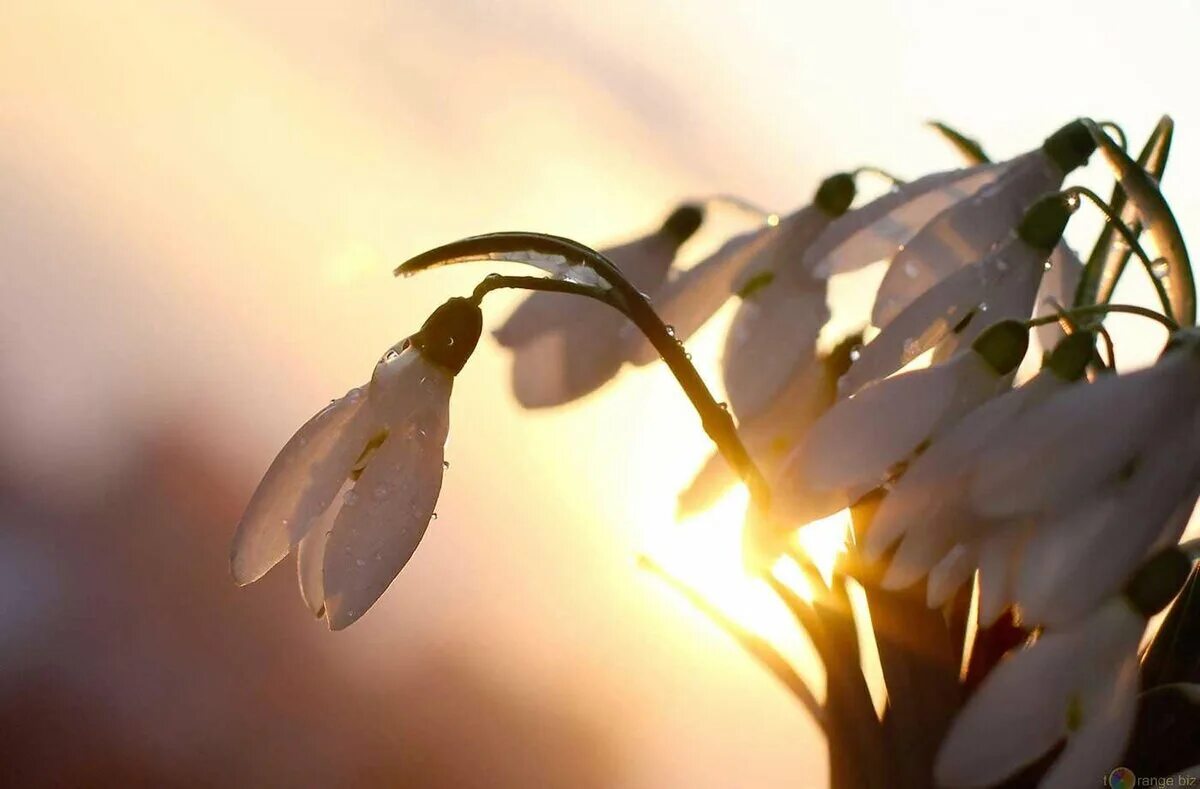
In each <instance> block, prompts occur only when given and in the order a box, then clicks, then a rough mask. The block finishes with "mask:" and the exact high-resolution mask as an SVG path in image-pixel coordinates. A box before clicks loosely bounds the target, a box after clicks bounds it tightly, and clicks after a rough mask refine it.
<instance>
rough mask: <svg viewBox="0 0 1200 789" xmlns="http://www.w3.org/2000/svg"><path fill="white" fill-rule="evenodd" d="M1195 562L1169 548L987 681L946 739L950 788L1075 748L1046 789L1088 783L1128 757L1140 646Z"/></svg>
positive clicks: (944, 769)
mask: <svg viewBox="0 0 1200 789" xmlns="http://www.w3.org/2000/svg"><path fill="white" fill-rule="evenodd" d="M1191 571H1192V561H1191V559H1190V558H1188V557H1187V556H1185V554H1184V553H1183V552H1181V551H1178V550H1170V551H1164V552H1162V553H1160V554H1158V555H1156V556H1155V557H1154V558H1152V559H1150V560H1149V561H1147V562H1146V563H1145V564H1143V565H1142V567H1141V569H1140V570H1139V571H1138V573H1137V575H1136V576H1135V577H1134V578H1133V579H1132V580H1131V581H1130V583H1129V584H1128V585H1127V586H1126V587H1125V588H1124V589H1123V590H1122V591H1121V592H1120V593H1119V594H1117V595H1114V596H1112V597H1109V598H1108V599H1107V600H1106V601H1105V602H1104V603H1103V604H1102V605H1100V606H1099V607H1097V608H1096V609H1095V610H1093V611H1092V612H1091V613H1090V614H1089V615H1088V616H1087V617H1085V618H1084V619H1081V620H1079V621H1077V622H1075V623H1073V624H1072V625H1070V626H1068V627H1064V628H1062V629H1047V630H1045V631H1043V633H1042V634H1041V636H1040V637H1039V638H1038V639H1037V641H1036V642H1034V643H1033V644H1032V645H1031V646H1028V647H1026V648H1024V649H1022V650H1020V651H1019V652H1017V653H1016V654H1014V655H1012V656H1010V657H1008V658H1005V659H1004V660H1002V661H1001V662H1000V664H999V665H998V666H997V667H996V668H995V669H994V670H993V672H992V673H991V674H990V675H989V676H988V677H987V679H986V680H984V682H983V684H982V685H981V686H980V687H979V689H978V690H977V691H976V692H975V694H974V695H973V696H971V698H970V699H968V700H967V703H966V705H965V706H964V707H963V709H962V711H961V712H960V713H959V714H958V717H957V718H956V719H955V720H954V723H953V724H952V725H951V727H950V730H949V731H948V732H947V734H946V737H945V739H944V740H943V741H942V746H941V749H940V750H939V752H938V756H937V759H936V761H935V764H934V776H935V778H936V779H937V781H938V784H939V785H942V786H955V787H958V786H963V787H966V786H991V785H993V784H996V783H998V782H1000V781H1002V780H1003V779H1004V778H1006V777H1008V776H1010V775H1012V774H1013V773H1015V772H1017V771H1018V770H1020V769H1021V768H1022V767H1024V766H1026V765H1028V764H1030V763H1032V762H1034V761H1035V760H1037V759H1038V758H1039V757H1041V756H1042V755H1043V754H1045V753H1047V752H1049V751H1050V750H1051V749H1052V748H1054V747H1055V745H1057V744H1058V743H1059V742H1060V741H1062V740H1063V739H1065V740H1066V746H1065V747H1064V748H1063V750H1062V753H1060V754H1059V755H1058V757H1057V758H1056V759H1055V760H1054V764H1053V765H1052V766H1051V768H1050V770H1049V772H1048V773H1046V775H1045V777H1044V778H1043V779H1042V782H1041V784H1040V785H1041V786H1043V787H1065V788H1066V789H1073V787H1077V786H1086V785H1087V784H1088V783H1089V782H1091V781H1093V780H1095V776H1097V775H1103V774H1104V773H1106V772H1107V771H1108V770H1109V769H1111V768H1112V767H1113V766H1114V765H1115V764H1116V762H1117V760H1118V759H1120V758H1121V754H1122V753H1123V752H1124V750H1125V745H1126V743H1127V742H1128V740H1129V735H1130V732H1131V730H1132V727H1133V723H1134V716H1135V713H1136V711H1137V695H1138V652H1137V650H1138V644H1139V642H1140V641H1141V638H1142V633H1143V632H1144V631H1145V629H1146V622H1147V620H1149V618H1150V617H1151V616H1153V615H1154V614H1156V613H1157V612H1159V611H1161V610H1162V609H1163V608H1165V607H1166V606H1167V605H1168V604H1169V603H1170V602H1171V600H1172V599H1173V598H1174V597H1175V595H1176V594H1178V592H1179V590H1180V589H1182V588H1183V585H1184V583H1185V582H1186V581H1187V579H1188V577H1189V576H1190V574H1191Z"/></svg>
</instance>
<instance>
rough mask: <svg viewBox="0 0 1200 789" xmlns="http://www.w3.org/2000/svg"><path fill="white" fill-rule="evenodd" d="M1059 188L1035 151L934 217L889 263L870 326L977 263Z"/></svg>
mask: <svg viewBox="0 0 1200 789" xmlns="http://www.w3.org/2000/svg"><path fill="white" fill-rule="evenodd" d="M1061 184H1062V171H1061V170H1059V169H1057V167H1055V166H1054V165H1053V164H1052V163H1051V162H1050V161H1049V160H1048V159H1047V158H1046V156H1045V154H1043V153H1042V152H1041V151H1040V150H1039V151H1035V152H1033V153H1030V154H1026V155H1025V156H1023V157H1021V158H1020V159H1019V160H1017V161H1015V162H1014V163H1013V165H1012V167H1011V168H1010V169H1009V170H1007V171H1006V172H1005V173H1004V175H1003V176H1002V177H1000V178H999V179H997V180H996V181H995V182H993V183H991V184H988V185H987V186H984V187H983V188H981V189H980V190H979V191H978V192H976V193H975V194H974V195H972V196H971V197H969V198H967V199H965V200H962V201H960V202H958V203H956V204H954V205H953V206H952V207H950V208H948V209H946V210H945V211H943V212H942V213H940V214H938V215H937V217H935V218H934V219H933V220H932V221H930V222H929V224H927V225H926V226H925V227H924V228H922V229H921V231H920V232H919V233H917V235H915V236H914V237H913V239H912V240H911V241H910V242H909V243H908V244H906V245H905V247H904V249H902V250H900V251H899V252H898V253H897V254H896V256H895V257H894V258H892V262H891V264H890V265H889V266H888V271H887V273H886V274H885V275H884V278H883V282H882V283H880V285H879V292H878V293H877V294H876V296H875V307H874V309H873V310H872V313H871V322H872V323H873V324H874V325H876V326H878V327H879V328H881V329H882V328H884V327H885V326H887V325H888V324H889V323H891V321H892V320H893V319H894V318H895V317H896V316H897V315H898V314H899V313H900V311H901V310H903V309H904V308H905V307H906V306H908V304H909V303H910V302H912V300H913V299H915V298H916V297H917V296H919V295H921V294H922V293H924V292H925V291H926V290H928V289H929V288H930V287H932V286H933V284H934V283H936V282H938V281H939V280H941V279H943V278H944V277H947V276H949V275H950V274H952V273H953V272H955V271H957V270H958V269H959V268H961V267H962V266H965V265H967V264H968V263H974V262H975V261H978V260H980V259H982V258H983V257H984V255H986V254H987V253H988V252H990V251H991V249H992V248H993V247H994V246H995V245H996V244H997V243H1000V242H1002V241H1003V240H1004V239H1005V237H1006V236H1007V235H1008V234H1009V233H1011V232H1013V230H1014V229H1015V228H1016V227H1017V225H1018V224H1020V222H1021V218H1022V217H1023V216H1024V213H1025V209H1026V208H1028V207H1029V205H1030V204H1032V203H1033V202H1034V200H1036V199H1037V198H1038V197H1040V196H1042V195H1043V194H1045V193H1046V192H1052V191H1055V190H1057V189H1058V187H1059V186H1060V185H1061Z"/></svg>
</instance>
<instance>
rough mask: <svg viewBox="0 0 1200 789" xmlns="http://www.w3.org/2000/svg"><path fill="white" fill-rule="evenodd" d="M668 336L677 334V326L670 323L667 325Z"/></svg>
mask: <svg viewBox="0 0 1200 789" xmlns="http://www.w3.org/2000/svg"><path fill="white" fill-rule="evenodd" d="M667 336H668V337H674V336H675V327H674V326H670V325H668V326H667Z"/></svg>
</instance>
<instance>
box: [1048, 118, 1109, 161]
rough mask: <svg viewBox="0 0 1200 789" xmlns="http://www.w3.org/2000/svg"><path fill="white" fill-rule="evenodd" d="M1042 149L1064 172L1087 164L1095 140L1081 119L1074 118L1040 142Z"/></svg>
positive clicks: (1094, 147)
mask: <svg viewBox="0 0 1200 789" xmlns="http://www.w3.org/2000/svg"><path fill="white" fill-rule="evenodd" d="M1042 150H1043V151H1044V152H1045V153H1046V156H1048V157H1050V160H1051V161H1052V162H1054V163H1055V164H1057V165H1058V167H1059V169H1061V170H1062V171H1063V172H1064V173H1069V172H1071V171H1072V170H1074V169H1076V168H1078V167H1082V166H1083V165H1085V164H1087V160H1088V157H1089V156H1091V155H1092V152H1093V151H1095V150H1096V141H1095V140H1093V139H1092V135H1091V132H1089V131H1088V130H1087V126H1085V125H1084V123H1083V121H1082V120H1075V121H1071V122H1070V123H1068V124H1067V125H1066V126H1063V127H1062V128H1061V129H1059V130H1058V131H1056V132H1054V134H1051V135H1050V136H1049V137H1047V138H1046V141H1045V142H1044V143H1042Z"/></svg>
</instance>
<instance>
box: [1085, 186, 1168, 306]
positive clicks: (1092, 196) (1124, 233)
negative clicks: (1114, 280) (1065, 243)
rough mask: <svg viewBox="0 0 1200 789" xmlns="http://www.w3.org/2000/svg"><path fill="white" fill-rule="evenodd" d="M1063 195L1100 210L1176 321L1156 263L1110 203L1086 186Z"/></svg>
mask: <svg viewBox="0 0 1200 789" xmlns="http://www.w3.org/2000/svg"><path fill="white" fill-rule="evenodd" d="M1063 194H1064V195H1066V196H1067V197H1076V198H1078V197H1086V198H1087V199H1088V200H1089V201H1091V203H1092V204H1093V205H1095V206H1096V208H1098V209H1100V213H1102V214H1104V216H1105V217H1106V218H1107V219H1108V222H1109V225H1110V226H1111V227H1112V228H1113V229H1114V230H1116V231H1117V233H1119V234H1120V236H1121V238H1123V239H1124V240H1125V243H1126V244H1128V245H1129V248H1130V249H1132V250H1133V253H1134V254H1135V255H1136V256H1137V259H1138V260H1140V261H1141V262H1142V266H1143V267H1145V269H1146V273H1147V274H1148V275H1149V276H1150V282H1151V283H1152V284H1153V285H1154V291H1155V293H1157V294H1158V300H1159V301H1160V302H1162V305H1163V312H1164V313H1165V314H1166V315H1167V316H1169V317H1170V318H1171V319H1172V320H1174V319H1175V313H1174V311H1173V309H1172V307H1171V297H1170V296H1169V295H1168V294H1167V290H1166V288H1164V287H1163V284H1162V281H1161V280H1160V279H1159V278H1158V274H1157V273H1155V271H1154V261H1152V260H1150V256H1149V255H1147V254H1146V250H1144V249H1142V245H1141V244H1139V243H1138V240H1137V236H1135V235H1134V234H1133V231H1132V230H1130V229H1129V227H1128V226H1127V225H1126V224H1125V223H1124V222H1122V221H1121V217H1119V216H1117V215H1116V213H1114V212H1113V210H1112V208H1111V207H1110V206H1109V205H1108V203H1106V202H1104V199H1103V198H1102V197H1100V195H1098V194H1096V193H1095V192H1093V191H1092V190H1091V189H1088V188H1087V187H1086V186H1072V187H1071V188H1070V189H1065V190H1063Z"/></svg>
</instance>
